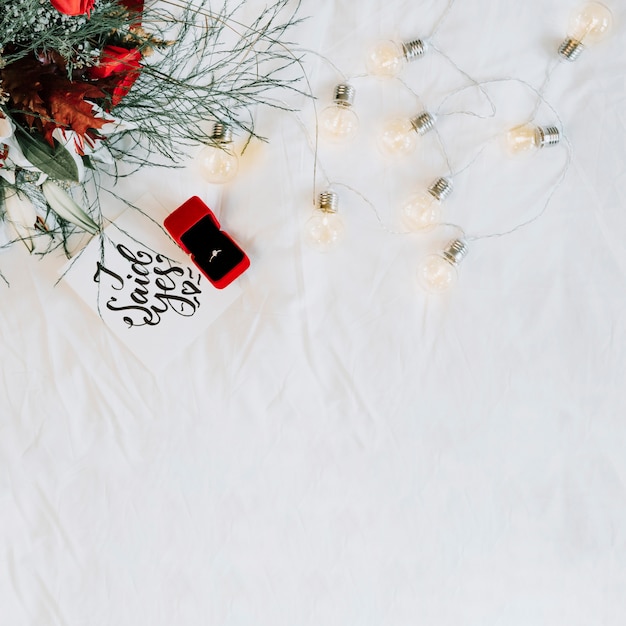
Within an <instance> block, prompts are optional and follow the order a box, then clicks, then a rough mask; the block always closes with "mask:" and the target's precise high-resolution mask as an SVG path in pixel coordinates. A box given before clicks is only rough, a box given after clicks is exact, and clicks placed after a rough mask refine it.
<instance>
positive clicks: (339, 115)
mask: <svg viewBox="0 0 626 626" xmlns="http://www.w3.org/2000/svg"><path fill="white" fill-rule="evenodd" d="M353 102H354V87H352V85H347V84H341V85H337V86H336V87H335V98H334V104H332V105H330V106H328V107H326V108H325V109H324V110H323V111H322V112H321V113H320V117H319V129H320V134H321V135H322V138H323V139H325V140H326V141H328V142H330V143H342V142H347V141H350V140H352V139H354V137H356V134H357V133H358V131H359V118H358V116H357V114H356V113H355V112H354V111H353V110H352V104H353Z"/></svg>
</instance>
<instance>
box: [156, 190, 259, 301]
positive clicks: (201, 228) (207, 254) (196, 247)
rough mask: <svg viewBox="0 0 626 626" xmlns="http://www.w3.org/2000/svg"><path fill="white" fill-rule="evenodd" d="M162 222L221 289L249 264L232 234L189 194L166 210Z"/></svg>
mask: <svg viewBox="0 0 626 626" xmlns="http://www.w3.org/2000/svg"><path fill="white" fill-rule="evenodd" d="M163 225H164V226H165V228H166V229H167V232H168V233H169V234H170V235H171V236H172V238H173V239H174V240H175V241H176V243H178V245H179V246H180V247H181V248H182V249H183V250H184V251H185V252H186V253H187V254H189V255H191V260H192V261H193V262H194V264H195V265H196V266H197V267H198V269H199V270H200V271H201V272H202V273H203V274H204V275H205V276H206V277H207V279H208V280H209V281H210V282H211V284H213V285H214V286H215V287H217V288H218V289H223V288H224V287H226V286H227V285H229V284H230V283H232V282H233V281H234V280H235V278H237V277H238V276H241V274H243V272H245V271H246V270H247V269H248V268H249V267H250V259H249V258H248V257H247V256H246V253H245V252H244V251H243V250H242V249H241V248H240V247H239V246H238V245H237V244H236V243H235V241H234V240H233V239H232V237H231V236H230V235H229V234H228V233H225V232H224V231H223V230H220V223H219V222H218V221H217V218H216V217H215V215H214V214H213V212H212V211H211V209H209V207H208V206H207V205H206V204H204V202H202V200H200V198H198V196H193V197H192V198H189V200H187V201H186V202H185V203H183V204H181V205H180V206H179V207H178V208H177V209H176V210H175V211H173V212H172V213H170V214H169V215H168V216H167V217H166V218H165V220H164V222H163Z"/></svg>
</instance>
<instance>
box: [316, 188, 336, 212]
mask: <svg viewBox="0 0 626 626" xmlns="http://www.w3.org/2000/svg"><path fill="white" fill-rule="evenodd" d="M338 208H339V197H338V196H337V194H336V193H335V192H334V191H323V192H322V193H321V194H320V200H319V210H320V211H322V213H337V209H338Z"/></svg>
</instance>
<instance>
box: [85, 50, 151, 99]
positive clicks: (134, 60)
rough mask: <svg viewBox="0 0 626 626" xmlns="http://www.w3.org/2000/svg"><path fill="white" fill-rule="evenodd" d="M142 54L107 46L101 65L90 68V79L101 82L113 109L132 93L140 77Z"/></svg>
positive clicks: (136, 51) (137, 51)
mask: <svg viewBox="0 0 626 626" xmlns="http://www.w3.org/2000/svg"><path fill="white" fill-rule="evenodd" d="M140 60H141V52H139V50H137V49H136V48H133V49H132V50H128V49H127V48H120V47H119V46H105V47H104V49H103V50H102V57H101V58H100V63H99V64H98V65H96V66H94V67H90V68H89V71H88V74H87V75H88V77H89V78H91V79H93V80H97V81H101V82H100V84H99V85H100V86H101V87H102V89H103V91H107V92H108V93H109V94H110V96H111V107H114V106H116V105H117V104H118V103H119V102H120V100H121V99H122V98H123V97H124V96H125V95H126V94H127V93H128V92H129V91H130V88H131V87H132V86H133V83H134V82H135V81H136V80H137V76H139V70H140V68H141V64H140V63H139V61H140Z"/></svg>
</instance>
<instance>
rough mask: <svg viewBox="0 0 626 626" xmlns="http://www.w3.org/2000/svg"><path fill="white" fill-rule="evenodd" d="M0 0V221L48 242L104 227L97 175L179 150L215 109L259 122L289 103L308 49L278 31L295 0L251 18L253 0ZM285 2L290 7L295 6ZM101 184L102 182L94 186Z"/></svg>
mask: <svg viewBox="0 0 626 626" xmlns="http://www.w3.org/2000/svg"><path fill="white" fill-rule="evenodd" d="M229 4H230V3H229V0H226V1H225V2H224V3H223V4H222V5H220V8H219V10H217V11H213V10H212V8H211V0H157V1H155V2H154V3H153V4H150V5H146V6H144V2H143V0H0V7H1V8H2V13H1V15H2V17H1V18H0V20H1V27H0V220H2V221H5V222H6V223H7V224H8V225H9V226H10V228H9V229H7V230H8V231H10V232H12V236H11V237H10V240H9V241H8V242H7V243H5V246H6V245H10V244H12V243H14V242H15V241H18V240H19V241H22V242H23V243H24V244H25V245H26V246H27V247H28V249H29V250H30V251H31V252H33V251H34V252H36V253H40V254H45V253H46V252H49V251H50V250H52V249H55V248H57V247H58V246H63V247H64V248H65V249H66V251H67V242H68V238H69V237H70V235H71V234H72V233H73V232H75V231H77V230H82V231H87V232H89V233H91V234H96V233H98V232H99V231H100V230H101V229H102V227H103V220H104V218H103V216H102V212H101V210H100V208H99V207H100V205H99V202H98V193H97V192H98V190H99V189H100V185H101V184H102V182H101V181H102V179H103V174H104V175H111V176H113V177H115V176H117V175H118V174H119V171H120V166H121V165H122V164H124V167H126V169H128V167H130V169H131V170H132V169H133V168H136V167H140V166H142V165H145V164H155V165H156V164H161V165H163V164H167V165H171V164H173V163H176V162H178V161H179V160H180V159H181V157H183V156H184V155H185V151H186V149H187V148H188V147H189V146H190V145H193V144H202V143H204V144H209V143H210V142H211V133H210V131H208V130H207V125H206V123H207V122H208V121H210V120H213V121H215V122H220V123H223V124H227V125H229V126H231V127H235V128H239V129H240V130H242V131H243V132H245V133H247V134H248V136H253V135H255V131H254V125H253V116H252V111H253V109H254V108H255V107H256V106H257V105H259V104H265V105H269V106H278V107H283V106H284V105H283V104H281V102H282V101H281V100H279V99H278V98H277V97H276V90H277V89H278V90H281V89H294V90H295V89H297V85H296V83H297V81H298V75H297V74H296V75H295V76H294V73H293V72H292V71H291V70H292V68H293V67H294V66H297V65H299V64H300V59H299V58H298V57H297V56H296V55H295V54H294V53H293V52H292V51H291V49H290V48H289V46H288V44H287V43H286V42H285V41H284V35H285V32H286V31H287V30H288V29H289V28H291V27H292V26H293V25H294V24H296V22H297V18H296V15H297V10H298V3H297V2H296V3H295V6H294V2H292V1H291V0H275V1H274V3H273V4H270V6H268V7H267V8H265V9H264V10H263V11H262V12H261V13H260V14H259V15H257V16H256V17H255V19H254V20H253V21H252V23H248V24H246V23H244V22H243V21H242V20H241V19H240V17H239V14H240V12H241V10H242V8H243V7H244V5H246V0H243V2H242V1H238V2H235V3H234V4H236V5H237V6H236V8H235V9H232V10H231V9H230V8H229ZM290 6H291V9H290ZM94 190H95V193H92V192H93V191H94Z"/></svg>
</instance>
